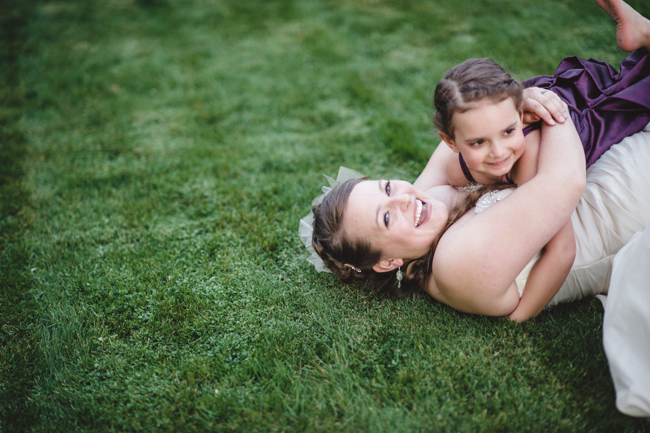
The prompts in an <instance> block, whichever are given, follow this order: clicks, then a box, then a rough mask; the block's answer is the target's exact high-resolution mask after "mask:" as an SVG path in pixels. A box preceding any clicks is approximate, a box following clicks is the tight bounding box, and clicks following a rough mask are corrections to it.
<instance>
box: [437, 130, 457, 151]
mask: <svg viewBox="0 0 650 433" xmlns="http://www.w3.org/2000/svg"><path fill="white" fill-rule="evenodd" d="M438 135H439V136H440V138H442V141H444V142H445V143H446V144H447V146H449V148H450V149H451V150H453V151H454V152H455V153H460V149H458V146H456V142H455V141H454V139H453V138H451V137H450V136H448V135H447V134H445V133H444V132H440V131H438Z"/></svg>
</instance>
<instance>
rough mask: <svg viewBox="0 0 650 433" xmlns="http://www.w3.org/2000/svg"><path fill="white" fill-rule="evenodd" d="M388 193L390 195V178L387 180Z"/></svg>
mask: <svg viewBox="0 0 650 433" xmlns="http://www.w3.org/2000/svg"><path fill="white" fill-rule="evenodd" d="M386 195H388V196H390V180H389V181H387V182H386ZM384 219H385V218H384Z"/></svg>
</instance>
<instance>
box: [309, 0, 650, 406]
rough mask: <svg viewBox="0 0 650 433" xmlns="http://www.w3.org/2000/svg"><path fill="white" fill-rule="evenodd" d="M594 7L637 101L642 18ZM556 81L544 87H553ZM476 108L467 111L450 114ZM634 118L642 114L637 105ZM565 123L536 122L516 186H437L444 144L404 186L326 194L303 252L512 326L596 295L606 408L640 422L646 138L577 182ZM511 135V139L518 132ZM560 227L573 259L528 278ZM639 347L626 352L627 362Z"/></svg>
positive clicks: (648, 388)
mask: <svg viewBox="0 0 650 433" xmlns="http://www.w3.org/2000/svg"><path fill="white" fill-rule="evenodd" d="M599 4H600V5H601V6H602V7H603V8H604V9H605V10H606V11H607V12H608V13H609V14H610V15H611V16H612V18H613V19H614V21H615V22H616V23H617V39H618V42H619V46H620V47H621V48H623V49H625V50H641V51H640V52H637V53H635V54H633V56H636V58H637V61H638V64H639V65H641V66H640V67H639V68H635V69H634V72H633V76H628V77H627V78H625V82H626V83H639V82H641V83H642V84H641V85H640V86H641V87H637V88H636V89H635V90H634V92H635V93H637V94H638V93H639V92H641V94H643V95H649V96H648V97H647V98H641V99H645V100H646V101H650V87H649V86H650V84H649V83H650V82H649V80H648V74H649V72H650V60H648V52H647V50H648V49H650V21H648V20H646V19H645V18H643V17H641V16H640V15H639V14H638V13H636V11H634V10H633V9H632V8H630V7H629V6H628V5H627V4H625V3H624V2H622V1H616V0H612V1H605V0H602V1H599ZM639 57H640V60H639ZM586 63H588V62H586ZM590 67H591V66H590V65H587V66H585V69H588V68H590ZM573 72H575V71H570V75H571V74H572V73H573ZM596 75H597V74H596ZM572 76H576V74H573V75H572ZM597 78H602V77H598V76H597ZM612 78H613V79H616V78H617V77H612ZM618 78H621V79H623V78H624V77H618ZM644 80H645V81H644ZM563 82H564V81H562V80H557V82H555V84H554V86H555V89H556V90H557V89H558V88H561V85H562V83H563ZM569 84H572V83H569ZM597 84H600V83H597ZM644 86H645V87H644ZM590 90H591V91H593V89H590ZM535 92H536V94H535ZM544 93H545V95H542V92H541V91H539V90H533V93H530V92H529V94H528V96H529V97H532V98H538V100H539V101H540V102H546V103H548V104H550V105H547V106H548V108H549V110H550V111H551V112H554V113H555V117H556V119H558V120H559V121H562V120H564V119H563V118H562V117H561V116H560V114H559V113H557V111H558V110H557V106H556V104H555V103H553V102H550V103H549V102H548V101H546V100H545V99H544V98H546V97H550V96H551V95H549V94H548V92H544ZM504 99H505V98H504ZM501 101H503V99H502V100H501ZM501 101H498V100H495V101H492V102H490V103H489V104H491V105H498V103H499V102H501ZM489 104H488V105H489ZM481 107H483V105H480V104H476V105H475V106H472V105H471V104H468V108H467V109H466V111H464V112H461V114H462V115H465V114H467V113H469V114H472V112H473V111H474V110H479V109H480V108H481ZM515 107H516V105H515ZM643 110H645V111H646V114H645V115H646V116H647V110H648V107H642V109H641V110H640V111H641V112H643ZM511 111H512V110H511ZM560 111H562V110H560ZM499 113H500V112H499ZM640 115H643V114H638V113H637V114H634V116H640ZM494 119H495V120H501V118H500V117H499V116H496V117H494ZM519 119H521V116H519ZM635 119H636V117H633V118H630V122H632V121H633V120H635ZM647 119H648V117H646V123H647ZM452 120H454V118H452ZM576 120H579V117H576V116H574V115H573V113H572V116H571V118H568V119H566V121H564V123H560V124H556V125H555V126H549V125H546V124H545V125H542V127H541V133H539V132H536V133H534V134H529V135H528V136H527V137H526V140H538V141H539V142H540V144H539V145H538V146H536V148H538V149H539V151H538V156H537V158H536V159H537V170H536V171H537V174H536V175H535V176H534V177H533V178H532V179H530V180H529V181H527V182H526V183H524V184H523V185H521V186H519V187H518V188H516V189H513V188H512V187H507V188H505V189H504V187H503V186H502V185H487V186H483V187H481V188H480V189H478V190H475V191H473V192H466V191H462V190H459V189H457V188H454V187H452V186H450V185H442V183H444V181H445V177H444V175H443V174H441V173H444V168H445V164H446V162H447V160H448V156H449V152H450V150H449V149H448V148H446V147H445V146H439V148H438V149H437V150H436V152H435V153H434V155H433V156H432V158H431V160H430V161H429V164H428V165H427V168H426V169H425V170H424V172H423V173H422V175H421V176H420V177H419V178H418V180H417V181H416V183H415V185H411V184H410V183H408V182H405V181H398V180H397V181H388V180H378V181H370V180H366V179H365V178H358V179H350V180H348V181H345V182H343V183H340V184H339V185H337V186H335V187H334V188H333V189H332V190H331V191H330V192H329V193H327V194H325V196H324V197H323V198H322V203H321V204H316V205H314V206H313V213H314V222H313V236H312V237H311V242H310V244H311V246H313V248H314V250H315V251H316V252H317V253H318V255H319V257H320V258H321V259H322V261H323V263H324V265H325V266H326V267H327V268H328V269H329V270H331V271H332V272H334V273H335V274H336V275H337V276H338V277H339V278H340V279H341V281H343V282H346V283H351V282H359V283H363V284H368V285H371V286H373V287H376V288H377V290H378V291H379V292H382V293H387V294H391V295H396V296H399V295H403V294H408V293H417V292H426V293H428V294H429V295H430V296H432V297H433V298H435V299H436V300H438V301H440V302H442V303H445V304H447V305H449V306H451V307H453V308H455V309H458V310H460V311H463V312H467V313H472V314H483V315H492V316H506V315H509V316H510V317H511V318H512V319H514V320H525V319H527V318H528V317H531V316H534V315H536V314H538V313H539V311H541V310H542V309H543V308H544V307H545V306H547V305H549V304H556V303H559V302H566V301H571V300H575V299H580V298H582V297H585V296H588V295H594V294H604V293H607V292H608V288H609V300H608V304H607V308H606V313H605V325H604V328H605V331H604V338H605V340H604V344H605V349H606V352H607V355H608V358H609V362H610V368H611V370H612V375H613V377H614V382H615V386H616V388H617V398H618V400H617V405H618V407H619V409H620V410H622V411H623V412H625V413H628V414H630V415H637V416H650V395H649V393H650V375H649V374H648V373H647V371H646V370H647V369H646V368H644V366H647V362H648V361H649V360H650V353H648V350H649V349H648V347H647V346H648V343H647V341H646V340H647V339H646V338H645V337H644V333H646V332H648V331H649V330H650V314H648V313H645V312H644V310H645V311H650V310H648V308H650V300H649V299H648V298H649V297H650V294H649V293H648V290H647V286H648V283H647V282H648V281H650V275H648V273H649V270H648V266H647V263H648V260H650V229H649V230H646V227H647V226H648V224H649V223H650V170H648V169H647V167H648V165H649V164H650V129H649V130H647V131H642V132H637V133H636V134H634V135H632V136H631V137H628V138H626V139H624V140H623V141H622V142H621V143H619V144H616V145H614V146H612V147H611V149H609V150H608V151H607V152H606V153H605V154H604V155H603V156H602V157H600V159H598V160H597V161H596V162H595V163H594V164H593V165H592V166H591V167H590V169H589V171H588V173H587V176H586V178H585V154H584V150H583V147H582V143H581V140H580V136H579V135H578V132H577V131H576V126H574V122H576ZM515 123H516V122H515ZM490 126H491V125H490ZM607 126H609V125H607V124H604V125H600V127H601V128H606V127H607ZM513 128H514V129H515V131H514V132H512V133H513V134H515V135H516V134H518V133H519V132H520V129H521V125H520V124H516V125H514V126H513ZM596 129H598V128H596ZM510 133H511V132H510V131H509V132H508V134H510ZM527 146H528V145H527ZM527 148H528V147H527ZM509 169H510V168H508V170H507V171H509ZM507 171H506V172H507ZM441 179H442V180H441ZM569 220H570V221H571V223H572V228H573V232H574V239H575V243H574V245H575V261H573V264H572V265H571V264H570V263H569V266H567V269H566V270H562V269H559V270H558V271H557V273H556V274H554V273H553V272H549V271H546V272H544V273H542V272H536V269H539V268H540V267H541V266H540V265H541V264H543V263H544V256H545V254H544V252H543V249H544V247H545V246H546V245H547V244H548V243H549V241H550V240H551V239H552V238H553V237H554V236H555V235H556V234H557V233H558V231H560V229H561V228H562V227H564V226H565V225H566V224H567V221H569ZM571 247H573V245H571ZM540 251H541V252H542V253H543V254H542V256H541V257H542V258H541V259H539V260H538V261H537V260H536V256H537V255H538V253H540ZM571 253H573V251H571ZM571 255H573V254H571ZM615 257H616V258H615ZM629 258H633V259H634V260H630V259H629ZM612 263H614V266H612ZM531 269H532V270H531ZM567 273H568V276H567ZM558 275H560V277H558ZM610 275H611V278H610ZM558 279H559V281H558ZM610 280H611V282H610ZM560 286H561V287H560ZM558 289H559V290H558ZM522 293H523V295H522ZM644 303H645V304H644ZM643 305H645V308H644V307H643ZM628 328H629V329H633V331H629V332H628V331H627V329H628ZM621 330H622V331H621ZM646 335H647V334H646ZM621 338H623V339H624V340H621ZM635 339H637V340H638V341H637V340H635ZM639 342H640V344H641V345H640V349H638V350H634V351H632V349H634V348H635V346H639ZM625 362H627V363H628V365H627V366H626V368H622V364H623V363H625Z"/></svg>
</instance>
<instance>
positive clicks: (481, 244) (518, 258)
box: [428, 119, 586, 316]
mask: <svg viewBox="0 0 650 433" xmlns="http://www.w3.org/2000/svg"><path fill="white" fill-rule="evenodd" d="M541 137H542V144H541V145H540V148H539V159H538V173H537V176H535V177H534V178H533V179H532V180H530V181H529V182H526V183H525V184H524V185H522V186H520V187H519V188H517V189H516V190H515V191H513V192H512V194H510V195H509V196H508V197H506V198H504V199H503V200H501V201H500V202H499V203H498V204H496V205H494V206H491V207H490V208H488V209H486V210H484V211H483V212H481V213H480V214H474V215H465V216H464V217H463V218H461V219H460V221H458V222H457V223H456V224H454V225H452V226H451V227H450V228H449V230H448V231H447V232H446V233H445V234H444V235H443V236H442V238H441V239H440V242H439V243H438V253H437V254H436V255H435V256H434V259H433V263H432V276H433V278H432V279H431V284H430V286H429V289H431V290H428V291H429V293H436V292H438V293H439V294H440V296H441V297H442V298H444V299H445V302H446V303H448V304H449V305H450V306H452V307H454V308H457V309H459V310H462V311H466V312H469V313H474V314H484V315H495V316H496V315H508V314H510V313H512V312H513V311H514V309H515V308H516V306H517V303H518V301H519V294H518V293H516V288H515V289H514V290H515V295H514V296H516V299H515V300H514V302H513V295H512V289H513V286H514V284H513V281H514V280H515V278H516V277H517V275H518V274H519V273H520V272H521V271H522V270H523V269H524V267H525V266H526V265H527V264H528V262H529V261H530V260H531V259H532V258H533V256H534V255H535V254H537V252H538V251H540V250H541V249H542V248H543V247H544V246H545V245H546V244H547V243H548V242H549V241H550V240H551V238H552V237H553V236H554V235H555V234H556V233H557V232H558V231H559V230H560V229H561V228H562V227H563V226H564V225H565V224H566V222H567V220H568V219H569V217H570V215H571V213H572V212H573V210H574V209H575V206H576V205H577V203H578V201H579V200H580V197H581V195H582V192H583V191H584V188H585V182H586V179H585V178H586V169H585V157H584V150H583V148H582V144H581V142H580V137H579V136H578V133H577V132H576V129H575V126H574V125H573V122H572V121H571V119H568V120H567V121H566V122H565V123H563V124H557V125H556V126H553V127H550V126H546V125H542V136H541ZM470 212H471V211H470Z"/></svg>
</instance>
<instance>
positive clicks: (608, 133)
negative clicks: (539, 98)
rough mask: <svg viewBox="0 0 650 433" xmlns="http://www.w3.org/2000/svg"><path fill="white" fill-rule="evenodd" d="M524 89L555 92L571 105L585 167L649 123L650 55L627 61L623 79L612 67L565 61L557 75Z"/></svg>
mask: <svg viewBox="0 0 650 433" xmlns="http://www.w3.org/2000/svg"><path fill="white" fill-rule="evenodd" d="M523 84H524V87H532V86H537V87H541V88H544V89H549V90H552V91H553V92H555V93H556V94H557V95H558V96H560V98H562V100H564V102H566V103H567V104H568V105H569V113H570V115H571V119H572V120H573V123H574V124H575V126H576V129H577V130H578V134H579V135H580V139H581V140H582V144H583V146H584V149H585V156H586V160H587V167H589V166H590V165H591V164H593V163H594V162H595V161H596V160H597V159H598V158H599V157H600V156H601V155H602V154H603V153H605V151H607V149H609V148H610V147H611V146H612V145H613V144H616V143H618V142H619V141H621V140H622V139H623V138H625V137H628V136H630V135H632V134H634V133H635V132H638V131H640V130H641V129H643V127H644V126H645V125H646V124H647V123H648V122H650V53H648V51H646V50H637V51H635V52H633V53H632V54H630V55H629V56H628V57H626V58H625V59H624V60H623V61H622V62H621V72H620V73H617V72H616V71H615V70H614V68H612V66H611V65H609V64H608V63H605V62H601V61H599V60H594V59H589V60H584V59H581V58H579V57H575V56H574V57H567V58H565V59H564V60H562V63H560V66H558V68H557V70H556V71H555V74H554V75H552V76H551V75H542V76H540V77H535V78H530V79H528V80H526V81H524V83H523ZM532 128H534V127H532ZM526 129H528V130H530V129H531V127H528V128H526ZM528 132H529V131H528Z"/></svg>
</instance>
